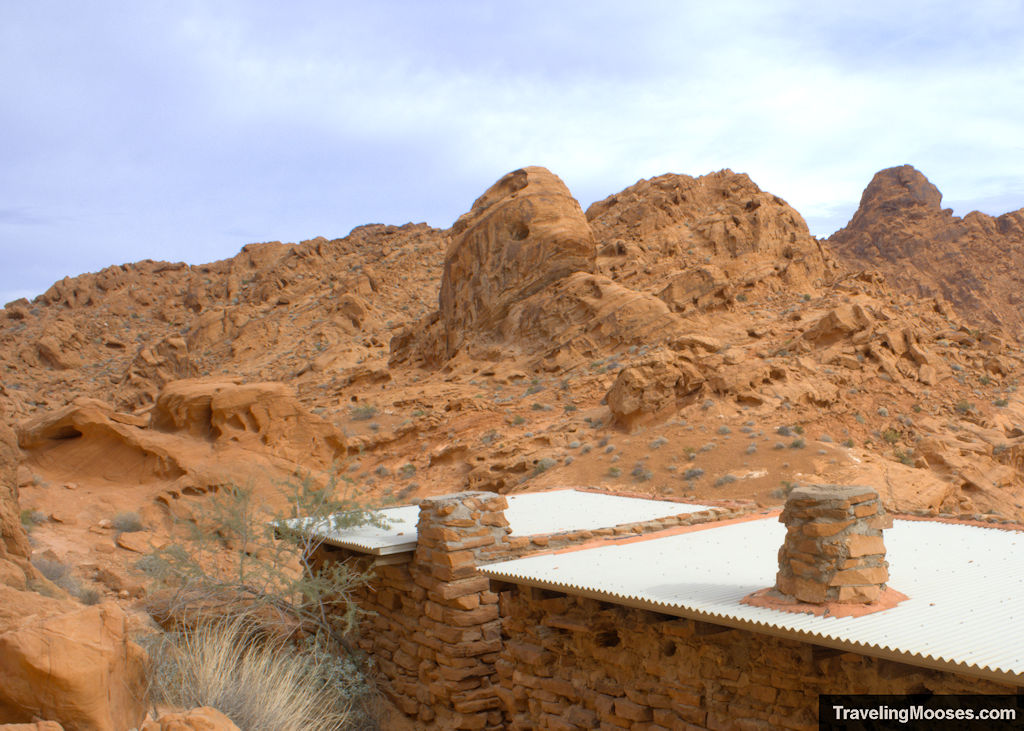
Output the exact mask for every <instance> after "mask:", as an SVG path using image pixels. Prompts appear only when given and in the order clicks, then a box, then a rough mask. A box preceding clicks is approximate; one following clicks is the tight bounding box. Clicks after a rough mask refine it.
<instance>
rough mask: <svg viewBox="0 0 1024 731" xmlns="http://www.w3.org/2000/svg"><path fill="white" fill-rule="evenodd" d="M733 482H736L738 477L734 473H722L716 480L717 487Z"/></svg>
mask: <svg viewBox="0 0 1024 731" xmlns="http://www.w3.org/2000/svg"><path fill="white" fill-rule="evenodd" d="M731 482H736V477H735V476H734V475H722V476H721V477H719V478H718V479H717V480H715V487H724V486H725V485H728V484H729V483H731Z"/></svg>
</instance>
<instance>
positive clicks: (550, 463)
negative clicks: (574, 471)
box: [533, 457, 558, 476]
mask: <svg viewBox="0 0 1024 731" xmlns="http://www.w3.org/2000/svg"><path fill="white" fill-rule="evenodd" d="M556 464H558V463H557V462H556V461H555V460H554V459H552V458H551V457H544V458H542V459H540V460H539V461H538V462H537V464H535V465H534V466H533V474H534V476H536V475H540V474H543V473H544V472H547V471H548V470H550V469H551V468H552V467H554V466H555V465H556Z"/></svg>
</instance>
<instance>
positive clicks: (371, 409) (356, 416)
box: [348, 404, 377, 421]
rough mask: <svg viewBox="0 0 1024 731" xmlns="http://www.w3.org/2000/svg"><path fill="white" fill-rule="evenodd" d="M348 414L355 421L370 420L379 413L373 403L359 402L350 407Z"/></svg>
mask: <svg viewBox="0 0 1024 731" xmlns="http://www.w3.org/2000/svg"><path fill="white" fill-rule="evenodd" d="M348 415H349V417H350V418H351V419H352V420H353V421H369V420H370V419H372V418H373V417H374V416H376V415H377V407H376V406H374V405H373V404H359V405H358V406H353V407H352V408H351V409H349V412H348Z"/></svg>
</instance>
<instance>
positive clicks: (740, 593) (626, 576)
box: [481, 518, 1024, 684]
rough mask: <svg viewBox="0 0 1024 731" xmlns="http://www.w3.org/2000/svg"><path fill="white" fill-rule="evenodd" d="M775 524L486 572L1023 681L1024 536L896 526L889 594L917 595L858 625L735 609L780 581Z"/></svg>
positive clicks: (780, 534)
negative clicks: (777, 574) (760, 590)
mask: <svg viewBox="0 0 1024 731" xmlns="http://www.w3.org/2000/svg"><path fill="white" fill-rule="evenodd" d="M785 531H786V529H785V526H783V525H781V524H780V523H779V522H778V521H777V520H776V519H775V518H770V519H763V520H754V521H747V522H743V523H734V524H728V525H721V526H716V527H713V528H709V529H706V530H698V531H692V532H687V533H682V534H678V535H670V536H664V537H654V538H650V539H647V540H638V541H634V542H629V543H625V542H624V543H620V544H611V545H607V546H600V547H595V548H591V549H585V550H578V551H572V552H566V553H555V554H547V555H539V556H531V557H526V558H521V559H517V560H513V561H505V562H502V563H497V564H490V565H488V566H485V567H483V568H482V569H481V570H482V571H483V573H485V574H487V575H489V576H491V577H493V578H498V579H502V580H506V581H510V582H514V583H524V584H528V585H532V586H540V587H546V588H551V589H556V590H559V591H563V592H566V593H569V594H578V595H583V596H592V597H596V598H599V599H603V600H605V601H612V602H618V603H622V604H627V605H630V606H638V607H642V608H649V609H652V610H654V611H659V612H663V613H667V614H675V615H678V616H684V617H691V618H695V619H702V620H704V621H709V622H717V623H719V624H725V625H728V626H735V627H743V628H746V629H750V630H753V631H761V632H765V633H768V634H774V635H781V636H789V637H793V638H794V639H801V640H803V641H807V642H813V643H817V644H824V645H828V646H833V647H841V648H845V649H850V650H853V651H856V652H861V653H864V654H873V655H877V656H882V657H888V658H891V659H898V660H901V661H903V662H908V663H912V664H918V665H925V666H927V667H936V668H942V669H947V670H952V671H955V672H963V673H968V674H972V675H982V676H985V677H993V678H997V679H1001V680H1005V681H1009V682H1015V683H1017V684H1024V633H1021V632H1019V631H1017V630H1016V629H1013V628H1019V627H1021V626H1022V623H1024V550H1022V549H1024V534H1022V533H1021V532H1019V531H1006V530H996V529H989V528H981V527H976V526H968V525H955V524H948V523H939V522H931V521H911V520H897V521H895V524H894V526H893V528H891V529H889V530H887V531H886V532H885V544H886V548H887V551H888V560H889V563H890V580H889V586H891V587H892V588H894V589H896V590H898V591H900V592H902V593H904V594H906V595H908V596H909V597H910V598H909V599H907V600H906V601H904V602H902V603H900V604H898V605H897V606H895V607H893V608H891V609H888V610H884V611H880V612H876V613H873V614H868V615H864V616H861V617H819V616H815V615H811V614H793V613H790V612H783V611H780V610H775V609H768V608H764V607H754V606H748V605H745V604H740V599H742V598H743V597H745V596H746V595H748V594H750V593H752V592H754V591H756V590H758V589H762V588H765V587H770V586H772V585H773V584H774V583H775V573H776V571H777V569H778V561H777V551H778V548H779V546H781V545H782V542H783V539H784V537H785Z"/></svg>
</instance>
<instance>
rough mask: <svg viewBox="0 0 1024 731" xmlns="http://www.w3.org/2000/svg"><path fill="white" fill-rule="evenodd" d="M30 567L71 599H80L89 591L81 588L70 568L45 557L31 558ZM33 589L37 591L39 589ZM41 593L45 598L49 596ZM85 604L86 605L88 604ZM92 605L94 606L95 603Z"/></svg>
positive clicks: (44, 592) (45, 592)
mask: <svg viewBox="0 0 1024 731" xmlns="http://www.w3.org/2000/svg"><path fill="white" fill-rule="evenodd" d="M32 565H33V566H35V567H36V570H38V571H39V573H41V574H42V575H43V576H45V577H46V578H47V579H49V580H50V581H51V582H53V583H54V584H56V585H57V586H59V587H60V588H61V589H63V590H64V591H66V592H67V593H68V594H70V595H71V596H73V597H77V598H78V599H82V597H83V594H85V593H86V592H87V591H89V590H88V589H83V588H82V584H81V582H80V581H79V580H78V579H77V578H75V576H74V575H73V574H72V573H71V567H70V566H68V565H67V564H65V563H61V562H60V561H55V560H53V559H49V558H46V557H45V556H35V557H33V558H32ZM33 588H36V589H38V588H39V587H33ZM52 591H53V590H52V589H51V590H50V592H51V593H52ZM41 593H43V594H45V595H47V596H49V595H50V594H49V593H47V591H45V590H44V591H42V592H41ZM83 601H84V599H83ZM86 603H87V604H88V603H89V602H86ZM92 603H93V604H95V602H92Z"/></svg>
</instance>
